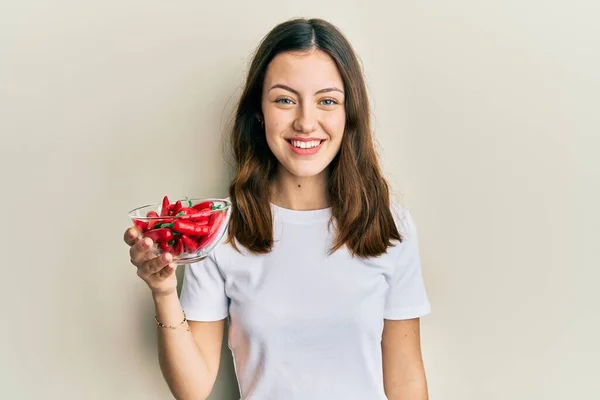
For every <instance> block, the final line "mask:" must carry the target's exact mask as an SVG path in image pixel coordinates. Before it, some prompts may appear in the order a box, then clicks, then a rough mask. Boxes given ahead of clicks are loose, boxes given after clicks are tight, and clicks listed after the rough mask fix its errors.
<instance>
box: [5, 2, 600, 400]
mask: <svg viewBox="0 0 600 400" xmlns="http://www.w3.org/2000/svg"><path fill="white" fill-rule="evenodd" d="M366 3H367V2H359V1H343V2H342V1H330V2H322V1H304V2H297V1H294V2H291V1H290V2H285V1H266V0H262V1H254V2H237V3H232V2H225V1H221V2H203V1H199V0H196V1H177V2H166V1H153V0H150V1H148V0H144V1H141V0H138V1H133V0H126V1H122V0H120V1H115V0H108V1H102V2H89V1H67V0H60V1H58V0H57V1H45V2H44V1H32V0H18V1H17V0H13V1H6V0H4V1H2V5H1V8H0V132H1V134H2V142H1V143H2V147H1V149H2V150H1V154H0V167H1V169H0V170H1V171H2V181H1V182H2V189H3V190H2V200H1V201H2V205H1V207H2V213H1V214H2V216H3V217H2V218H3V229H2V233H1V238H2V240H1V243H2V249H3V251H2V253H3V263H2V264H3V265H2V271H3V279H2V286H1V287H0V296H1V300H2V305H3V307H2V313H1V321H2V322H1V324H2V328H1V335H2V337H1V340H0V350H1V356H0V398H2V399H7V400H8V399H10V400H13V399H15V400H16V399H27V400H29V399H61V400H63V399H89V400H96V399H98V400H100V399H102V400H105V399H127V400H133V399H140V400H142V399H143V400H147V399H167V398H171V396H170V394H169V392H168V390H167V388H166V385H165V383H164V381H163V378H162V376H161V374H160V371H159V369H158V364H157V360H156V350H155V343H154V340H155V336H154V335H155V324H154V321H153V309H152V304H151V298H150V295H149V292H148V290H147V288H146V287H145V285H144V284H143V282H142V281H141V280H139V279H138V278H137V276H136V275H135V272H134V269H133V267H132V266H131V265H129V264H128V254H127V249H126V246H125V245H124V243H123V242H122V241H121V240H122V239H121V235H122V232H123V230H124V229H125V228H126V226H128V223H129V221H128V220H127V217H126V211H127V210H129V209H130V208H132V207H133V206H135V205H139V204H142V203H147V202H153V201H158V200H160V198H161V197H162V196H163V195H164V194H169V195H170V196H172V197H179V196H215V195H217V196H222V195H225V193H226V187H227V183H228V172H227V165H226V164H225V163H224V161H223V159H222V157H221V153H220V143H219V140H220V135H221V132H222V130H223V128H224V126H225V125H226V123H227V121H228V118H229V116H230V112H231V109H232V107H233V105H234V103H235V100H236V98H237V95H238V94H239V90H240V83H241V81H242V79H243V74H244V72H245V71H246V66H247V62H248V60H249V55H250V53H251V51H252V49H253V48H254V46H256V45H257V43H258V41H259V40H260V38H261V37H262V36H263V35H264V34H265V33H266V32H267V31H268V30H269V29H270V28H271V27H272V26H274V25H275V24H276V23H279V22H281V21H283V20H285V19H288V18H291V17H295V16H319V17H324V18H327V19H329V20H331V21H332V22H334V23H336V24H337V25H338V26H339V27H340V28H342V29H343V30H344V32H345V33H346V34H347V36H348V37H349V38H350V40H351V41H352V42H353V44H354V45H355V47H356V49H357V51H358V53H359V55H360V57H361V58H362V60H363V63H364V67H365V70H366V73H367V78H368V85H369V90H370V94H371V96H372V97H373V99H374V106H375V107H374V112H375V116H376V121H375V129H376V137H377V140H378V142H379V145H380V148H381V155H382V159H383V162H384V166H385V170H386V172H387V174H388V176H389V178H390V180H391V182H392V183H393V186H394V191H395V193H396V194H397V195H398V196H401V197H399V198H400V199H401V200H402V202H403V203H404V204H405V205H406V206H408V207H409V208H410V209H411V210H412V211H413V214H414V217H415V220H416V222H417V224H418V228H419V232H420V238H421V248H422V257H423V265H424V273H425V278H426V280H427V285H428V290H429V294H430V297H431V302H432V305H433V308H434V312H433V313H432V314H431V315H430V316H428V317H426V318H425V319H424V320H423V347H424V356H425V362H426V367H427V373H428V378H429V382H430V388H431V398H432V399H435V400H497V399H498V400H499V399H502V400H537V399H540V400H559V399H560V400H562V399H598V398H600V388H599V387H598V384H597V378H598V375H599V373H600V368H599V367H598V356H599V355H600V347H599V345H598V337H600V323H599V317H598V315H599V311H600V310H598V308H599V304H600V298H599V296H598V292H597V291H596V290H595V287H596V282H597V281H598V279H600V273H599V272H598V267H599V266H600V258H599V256H598V248H599V245H598V240H599V239H600V234H599V233H598V232H599V230H600V216H599V212H598V210H597V207H598V206H599V205H600V190H599V186H600V160H599V159H598V157H596V153H597V152H598V150H599V148H600V140H599V135H600V117H599V115H600V113H599V111H598V108H599V104H600V98H599V93H600V85H599V75H598V74H599V72H598V71H600V58H599V55H598V51H599V49H600V39H599V38H600V28H599V25H598V23H597V21H598V17H599V6H598V2H596V1H592V0H590V1H570V2H566V1H542V0H538V1H533V0H532V1H527V2H523V1H494V2H492V1H476V0H471V1H467V0H460V1H453V2H442V1H439V2H418V1H402V2H395V4H392V2H388V1H371V3H370V4H369V5H367V4H366ZM299 4H300V5H299ZM179 272H181V271H179ZM332 379H335V377H332ZM236 391H237V387H236V384H235V380H234V376H233V372H232V369H231V357H230V356H229V354H228V353H225V356H224V363H223V369H222V373H221V374H220V376H219V381H218V384H217V387H216V388H215V391H214V394H213V396H212V397H211V399H221V400H227V399H234V398H236V397H235V396H236Z"/></svg>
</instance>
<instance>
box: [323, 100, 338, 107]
mask: <svg viewBox="0 0 600 400" xmlns="http://www.w3.org/2000/svg"><path fill="white" fill-rule="evenodd" d="M321 103H322V104H323V105H325V106H333V105H335V104H337V101H335V100H333V99H323V100H321Z"/></svg>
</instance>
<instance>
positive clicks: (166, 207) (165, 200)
mask: <svg viewBox="0 0 600 400" xmlns="http://www.w3.org/2000/svg"><path fill="white" fill-rule="evenodd" d="M170 205H171V203H170V202H169V197H168V196H165V197H163V201H162V207H161V209H160V216H161V217H166V216H167V215H169V206H170Z"/></svg>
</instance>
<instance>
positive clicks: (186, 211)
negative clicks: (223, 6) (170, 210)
mask: <svg viewBox="0 0 600 400" xmlns="http://www.w3.org/2000/svg"><path fill="white" fill-rule="evenodd" d="M197 212H198V210H196V209H195V208H192V207H181V208H180V209H179V211H178V212H177V214H181V215H189V214H194V213H197Z"/></svg>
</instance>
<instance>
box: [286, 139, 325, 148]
mask: <svg viewBox="0 0 600 400" xmlns="http://www.w3.org/2000/svg"><path fill="white" fill-rule="evenodd" d="M290 143H291V144H292V146H294V147H297V148H299V149H312V148H313V147H317V146H318V145H320V144H321V141H320V140H313V141H311V142H301V141H299V140H290Z"/></svg>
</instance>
